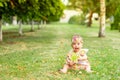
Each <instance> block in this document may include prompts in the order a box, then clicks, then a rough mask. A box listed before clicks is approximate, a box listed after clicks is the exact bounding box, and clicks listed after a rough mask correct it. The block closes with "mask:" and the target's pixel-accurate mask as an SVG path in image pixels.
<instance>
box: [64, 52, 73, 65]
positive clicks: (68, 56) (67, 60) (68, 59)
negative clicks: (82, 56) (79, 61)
mask: <svg viewBox="0 0 120 80" xmlns="http://www.w3.org/2000/svg"><path fill="white" fill-rule="evenodd" d="M66 62H67V64H69V65H74V64H75V63H74V62H73V61H72V60H71V54H68V55H67V59H66Z"/></svg>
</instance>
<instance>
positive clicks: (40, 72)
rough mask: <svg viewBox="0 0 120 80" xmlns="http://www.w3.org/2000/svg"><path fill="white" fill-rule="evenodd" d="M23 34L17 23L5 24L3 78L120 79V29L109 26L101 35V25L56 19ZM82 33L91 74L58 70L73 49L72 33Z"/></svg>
mask: <svg viewBox="0 0 120 80" xmlns="http://www.w3.org/2000/svg"><path fill="white" fill-rule="evenodd" d="M35 29H36V30H35V32H29V30H30V27H29V26H27V25H26V26H24V35H23V36H19V35H18V33H17V31H18V30H17V26H10V27H4V28H3V31H4V37H3V40H4V41H3V42H2V43H0V80H120V33H119V32H117V31H110V30H109V27H107V28H106V37H105V38H98V37H97V36H98V29H99V27H98V26H97V25H93V27H92V28H87V27H86V26H81V25H70V24H58V23H52V24H49V25H47V27H45V28H42V29H40V30H37V27H36V28H35ZM74 34H80V35H81V36H82V37H83V39H84V48H88V49H89V53H88V58H89V61H90V63H91V67H92V70H94V71H95V72H94V73H92V74H88V73H86V72H85V71H82V74H81V73H79V71H74V70H69V71H68V73H67V74H61V73H58V70H59V69H60V68H62V67H63V65H64V63H65V58H66V54H67V53H68V52H69V50H70V49H71V37H72V36H73V35H74Z"/></svg>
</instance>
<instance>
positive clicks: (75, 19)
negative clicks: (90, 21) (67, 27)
mask: <svg viewBox="0 0 120 80" xmlns="http://www.w3.org/2000/svg"><path fill="white" fill-rule="evenodd" d="M68 23H69V24H82V25H84V24H85V15H84V14H81V15H77V16H76V15H75V16H72V17H71V18H70V19H69V22H68Z"/></svg>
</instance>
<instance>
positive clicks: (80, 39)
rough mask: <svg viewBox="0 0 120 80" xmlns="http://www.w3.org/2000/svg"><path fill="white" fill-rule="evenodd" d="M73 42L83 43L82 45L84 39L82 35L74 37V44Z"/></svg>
mask: <svg viewBox="0 0 120 80" xmlns="http://www.w3.org/2000/svg"><path fill="white" fill-rule="evenodd" d="M73 42H81V43H83V39H82V37H81V36H80V35H74V36H73V37H72V43H73Z"/></svg>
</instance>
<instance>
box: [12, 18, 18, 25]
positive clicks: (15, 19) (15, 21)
mask: <svg viewBox="0 0 120 80" xmlns="http://www.w3.org/2000/svg"><path fill="white" fill-rule="evenodd" d="M12 24H13V25H17V16H13V21H12Z"/></svg>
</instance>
